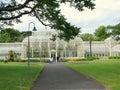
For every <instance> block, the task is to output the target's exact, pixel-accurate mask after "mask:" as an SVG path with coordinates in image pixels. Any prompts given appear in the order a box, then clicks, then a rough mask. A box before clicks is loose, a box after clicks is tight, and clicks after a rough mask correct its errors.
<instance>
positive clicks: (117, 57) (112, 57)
mask: <svg viewBox="0 0 120 90" xmlns="http://www.w3.org/2000/svg"><path fill="white" fill-rule="evenodd" d="M108 58H109V59H120V56H110V57H108Z"/></svg>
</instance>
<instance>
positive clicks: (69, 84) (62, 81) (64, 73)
mask: <svg viewBox="0 0 120 90" xmlns="http://www.w3.org/2000/svg"><path fill="white" fill-rule="evenodd" d="M31 90H106V89H105V87H104V86H102V85H101V84H100V83H98V82H96V81H95V80H92V79H88V78H87V77H85V76H84V75H81V74H79V73H77V72H74V71H73V70H71V69H69V68H67V67H66V66H65V65H64V64H62V63H59V64H58V63H53V64H45V68H44V70H43V72H42V73H41V74H40V75H39V77H38V79H37V80H36V81H35V83H34V84H33V87H32V88H31Z"/></svg>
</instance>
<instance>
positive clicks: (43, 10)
mask: <svg viewBox="0 0 120 90" xmlns="http://www.w3.org/2000/svg"><path fill="white" fill-rule="evenodd" d="M62 3H64V4H66V3H68V4H69V5H70V7H75V9H78V10H79V11H84V9H85V8H88V9H91V10H92V9H94V7H95V4H94V0H3V1H1V2H0V25H1V27H2V26H4V25H12V23H13V22H15V23H20V22H21V20H20V17H22V16H23V15H30V16H34V17H36V18H37V19H38V20H39V21H40V22H41V23H42V24H43V25H45V26H49V27H51V28H52V29H55V30H58V34H57V35H56V37H59V38H60V39H64V40H70V39H73V38H74V37H75V36H77V35H78V33H79V32H80V28H78V27H76V26H75V25H71V23H70V22H67V20H66V18H65V17H64V15H62V13H61V10H60V4H62Z"/></svg>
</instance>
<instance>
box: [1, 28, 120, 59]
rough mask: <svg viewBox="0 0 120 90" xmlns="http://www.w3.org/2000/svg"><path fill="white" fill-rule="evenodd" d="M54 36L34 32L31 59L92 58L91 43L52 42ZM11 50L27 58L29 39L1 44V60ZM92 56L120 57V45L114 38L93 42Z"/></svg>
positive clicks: (77, 38) (76, 39) (57, 40)
mask: <svg viewBox="0 0 120 90" xmlns="http://www.w3.org/2000/svg"><path fill="white" fill-rule="evenodd" d="M52 34H56V32H55V31H51V30H44V31H42V30H41V31H37V32H32V35H31V36H30V37H29V39H30V57H31V58H49V57H51V56H53V55H55V56H58V55H60V56H61V57H64V58H71V57H76V58H83V57H86V56H90V42H89V41H83V40H82V39H81V38H80V37H76V38H75V39H73V40H70V41H69V42H66V41H64V40H60V39H59V38H57V39H56V40H55V41H52V40H51V38H52ZM10 50H13V51H14V52H15V54H16V55H17V57H19V58H27V53H28V37H26V38H25V39H24V40H23V41H22V42H20V43H0V58H3V57H4V56H6V55H8V52H9V51H10ZM91 54H92V56H95V57H107V56H120V44H119V43H118V42H117V41H115V40H114V38H113V37H109V38H107V39H106V40H104V41H92V43H91Z"/></svg>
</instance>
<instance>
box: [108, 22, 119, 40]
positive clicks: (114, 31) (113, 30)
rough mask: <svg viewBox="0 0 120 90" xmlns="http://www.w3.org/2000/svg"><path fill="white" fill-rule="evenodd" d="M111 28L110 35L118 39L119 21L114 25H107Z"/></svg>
mask: <svg viewBox="0 0 120 90" xmlns="http://www.w3.org/2000/svg"><path fill="white" fill-rule="evenodd" d="M107 28H108V29H110V30H111V35H113V36H114V37H115V39H116V40H120V23H119V24H116V25H114V26H110V25H109V26H107Z"/></svg>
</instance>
